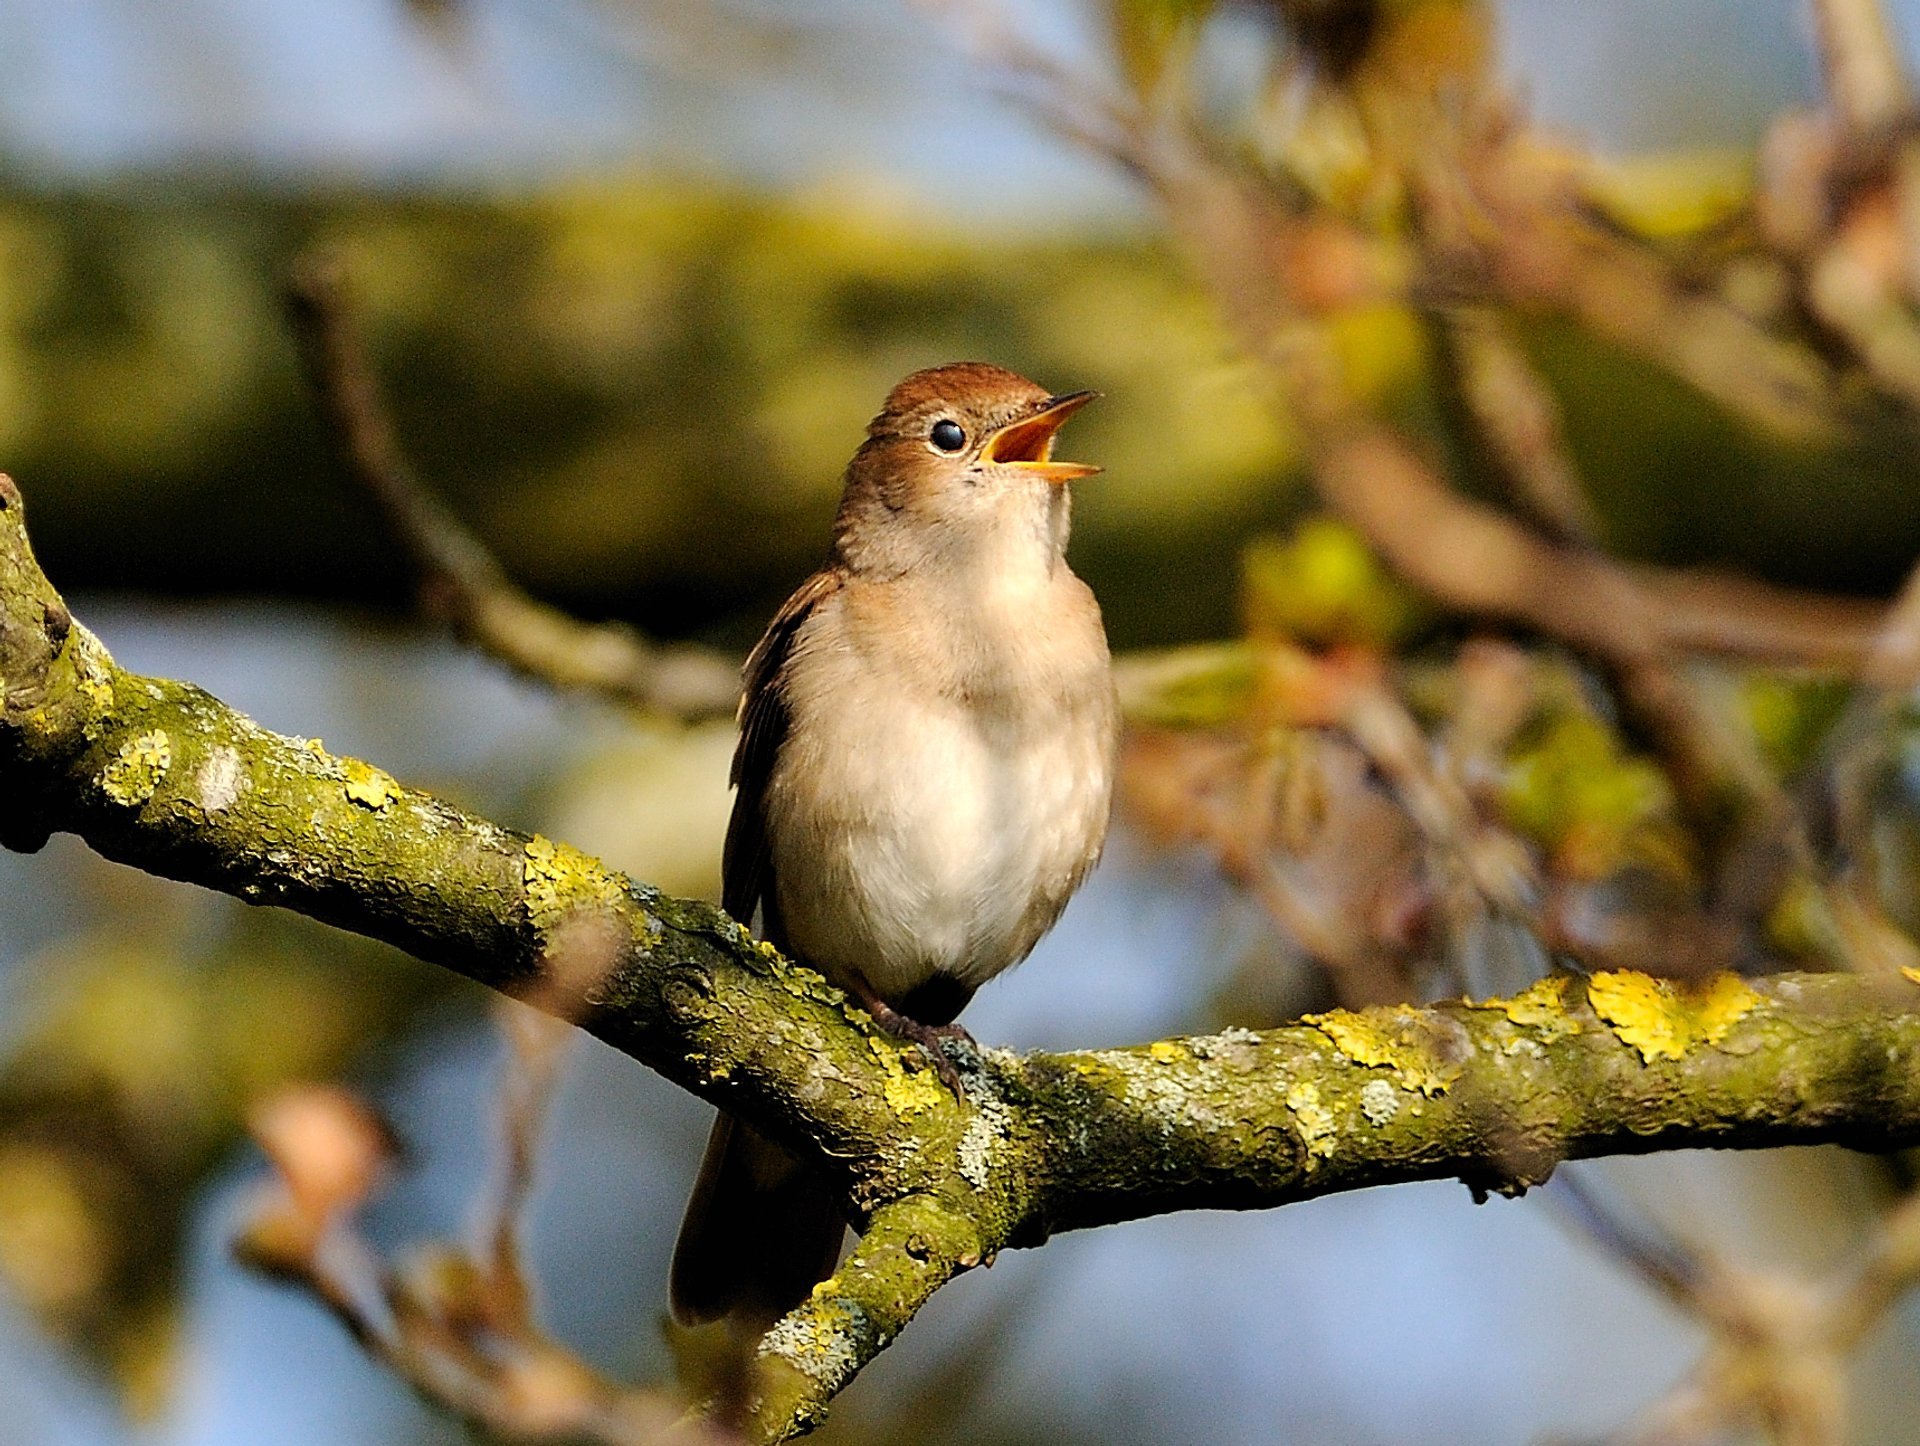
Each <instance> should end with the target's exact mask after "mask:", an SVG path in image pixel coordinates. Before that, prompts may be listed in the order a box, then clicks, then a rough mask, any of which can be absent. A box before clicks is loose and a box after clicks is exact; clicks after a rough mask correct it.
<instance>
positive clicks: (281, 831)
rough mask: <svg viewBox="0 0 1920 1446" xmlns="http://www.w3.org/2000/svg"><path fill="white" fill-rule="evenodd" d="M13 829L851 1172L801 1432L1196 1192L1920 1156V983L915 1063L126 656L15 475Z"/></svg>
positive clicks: (673, 933)
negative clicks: (884, 1356)
mask: <svg viewBox="0 0 1920 1446" xmlns="http://www.w3.org/2000/svg"><path fill="white" fill-rule="evenodd" d="M0 799H4V800H5V802H4V804H3V805H0V838H4V839H5V841H6V842H7V843H8V844H9V845H10V846H13V847H16V848H18V847H31V846H33V845H34V844H36V843H38V842H40V841H43V840H44V839H45V838H46V837H47V835H48V834H49V833H50V832H51V831H53V830H56V829H57V830H62V831H69V832H73V833H76V834H78V835H79V836H80V837H82V838H83V839H85V840H86V841H87V842H88V843H89V844H90V845H92V846H93V847H94V848H95V849H96V850H98V851H99V852H100V853H102V854H104V855H106V856H107V857H109V858H113V859H117V860H120V861H122V862H125V863H128V864H131V865H133V866H135V867H138V868H142V869H145V870H147V871H148V872H151V873H155V874H159V875H162V876H165V877H169V878H175V879H182V880H187V881H190V882H194V883H199V884H204V885H206V886H208V887H211V888H215V889H219V890H222V891H224V892H227V893H231V894H234V895H235V896H237V897H240V898H242V899H246V900H248V901H250V902H254V903H263V904H276V905H280V906H283V907H287V908H291V909H295V910H298V911H299V912H302V913H305V914H309V915H312V916H313V917H316V918H319V919H324V920H327V921H329V922H332V923H334V924H337V925H339V926H341V927H343V928H347V929H351V930H354V931H356V932H358V933H362V934H366V935H369V936H371V937H375V938H380V939H384V940H387V941H388V942H390V943H393V944H395V945H398V946H399V947H401V948H403V949H406V950H408V951H409V952H411V953H413V954H416V955H418V956H420V957H422V958H425V959H429V960H433V961H435V962H438V963H440V964H443V965H446V966H447V967H449V968H451V969H453V970H455V971H456V972H458V973H460V974H463V975H465V976H466V977H468V978H470V979H474V980H477V981H478V982H480V983H483V984H486V985H488V986H489V987H492V988H495V989H498V990H501V991H502V992H504V993H508V994H511V995H514V996H515V997H518V998H522V999H527V1000H529V1001H530V1002H533V1003H536V1004H537V1005H538V1006H539V1007H541V1008H543V1009H546V1010H547V1011H549V1012H551V1013H555V1014H559V1015H561V1016H563V1017H566V1018H569V1019H571V1020H573V1021H575V1022H576V1023H578V1024H580V1025H581V1026H582V1027H583V1028H585V1029H587V1030H589V1031H591V1032H592V1033H594V1034H596V1035H597V1036H599V1037H600V1038H602V1039H604V1040H606V1041H607V1042H609V1043H611V1044H613V1045H614V1046H615V1047H617V1048H619V1049H621V1050H623V1051H625V1052H626V1053H627V1054H629V1055H631V1056H633V1057H634V1058H635V1059H637V1060H639V1061H641V1062H642V1063H644V1064H647V1065H649V1066H650V1067H652V1068H654V1069H656V1070H658V1071H659V1072H660V1073H662V1074H663V1075H665V1076H666V1077H668V1078H669V1079H672V1080H674V1081H675V1082H676V1083H679V1084H681V1085H682V1086H684V1087H685V1088H687V1089H689V1090H692V1091H693V1092H694V1093H696V1094H699V1095H701V1096H703V1097H704V1098H706V1099H709V1100H711V1101H714V1102H715V1103H717V1104H719V1105H721V1106H722V1107H724V1108H725V1109H727V1110H729V1111H731V1112H733V1113H735V1114H737V1115H738V1116H740V1117H741V1118H743V1119H745V1120H747V1121H748V1122H749V1123H751V1124H752V1125H754V1127H755V1128H757V1129H761V1130H763V1131H765V1132H767V1133H768V1134H770V1135H771V1136H773V1137H774V1138H776V1139H778V1140H780V1141H781V1142H782V1143H783V1144H785V1145H787V1146H788V1147H790V1148H792V1149H793V1150H795V1151H796V1152H799V1153H801V1154H802V1155H804V1156H805V1157H806V1158H808V1159H810V1160H812V1161H814V1162H815V1163H817V1164H818V1165H819V1166H820V1167H821V1168H823V1169H824V1170H826V1171H827V1172H828V1173H829V1177H830V1178H831V1179H832V1180H833V1181H834V1183H835V1185H836V1186H837V1188H838V1189H839V1190H840V1191H841V1192H842V1195H843V1197H844V1199H845V1201H846V1203H847V1206H848V1210H849V1213H850V1215H851V1216H852V1217H853V1219H854V1220H855V1222H856V1224H857V1225H859V1226H861V1227H863V1228H864V1229H865V1232H866V1238H865V1240H864V1241H863V1242H862V1244H861V1246H860V1248H859V1249H858V1250H857V1251H856V1252H855V1254H854V1255H853V1256H852V1257H851V1258H850V1260H849V1261H848V1262H847V1263H846V1265H845V1266H844V1267H843V1268H842V1269H841V1270H840V1272H839V1273H838V1274H837V1275H836V1276H835V1277H834V1278H833V1279H832V1280H830V1281H828V1282H826V1283H824V1284H823V1285H822V1286H821V1287H820V1288H819V1289H817V1290H816V1291H815V1292H814V1294H813V1296H812V1298H811V1299H809V1300H808V1301H807V1302H806V1303H804V1304H803V1305H802V1306H801V1307H799V1309H797V1310H796V1311H795V1312H793V1313H792V1314H791V1315H789V1316H787V1317H786V1318H785V1319H784V1320H782V1321H781V1322H779V1323H778V1324H776V1325H775V1327H774V1328H773V1330H772V1331H771V1332H770V1333H769V1335H768V1336H767V1338H766V1340H765V1342H764V1343H763V1345H762V1349H761V1355H760V1368H759V1369H760V1374H759V1378H758V1381H757V1383H756V1389H757V1393H758V1405H757V1407H756V1408H755V1410H754V1415H753V1427H754V1432H755V1435H756V1436H757V1437H758V1439H761V1440H765V1441H772V1440H778V1439H782V1438H783V1437H784V1436H785V1435H787V1434H789V1433H791V1432H792V1431H793V1430H796V1429H799V1428H803V1427H805V1426H807V1425H809V1424H811V1423H813V1422H815V1421H817V1420H818V1419H819V1418H820V1417H821V1415H822V1414H823V1413H824V1411H825V1408H826V1404H827V1402H828V1401H829V1400H830V1399H831V1398H832V1396H833V1395H834V1394H835V1393H836V1392H837V1391H838V1390H839V1389H840V1388H841V1387H843V1386H844V1385H845V1384H846V1383H847V1382H848V1381H849V1380H851V1379H852V1377H853V1376H854V1375H855V1374H856V1373H857V1372H858V1370H859V1369H860V1367H861V1366H862V1365H864V1364H865V1362H866V1361H868V1360H870V1359H871V1358H872V1357H873V1356H874V1355H875V1354H876V1353H877V1352H878V1351H880V1350H881V1349H883V1348H884V1347H885V1345H886V1344H887V1343H888V1342H889V1341H891V1340H892V1339H893V1338H894V1336H895V1335H896V1334H897V1333H898V1331H899V1330H900V1329H901V1328H902V1327H903V1326H904V1325H905V1323H906V1322H907V1320H909V1319H910V1318H911V1317H912V1315H913V1313H914V1312H915V1311H916V1310H917V1309H918V1308H919V1306H920V1305H921V1304H922V1303H924V1301H925V1300H926V1299H927V1298H928V1297H929V1296H931V1295H932V1294H933V1292H934V1291H935V1290H937V1289H938V1288H939V1287H940V1286H941V1285H942V1284H944V1283H945V1281H946V1280H948V1279H949V1278H951V1277H952V1276H953V1275H955V1274H957V1273H959V1272H961V1271H964V1270H967V1269H970V1268H972V1267H973V1266H975V1265H977V1264H981V1263H984V1262H987V1261H990V1260H991V1259H992V1258H993V1256H994V1254H995V1253H996V1252H997V1251H999V1250H1000V1249H1002V1248H1005V1247H1010V1246H1023V1245H1036V1244H1039V1243H1040V1242H1042V1241H1044V1240H1045V1239H1046V1238H1047V1236H1048V1235H1049V1234H1051V1233H1052V1232H1053V1231H1056V1230H1065V1229H1076V1228H1082V1227H1086V1226H1094V1225H1101V1224H1106V1223H1109V1222H1113V1221H1120V1220H1127V1219H1133V1218H1137V1217H1140V1216H1144V1215H1150V1214H1154V1213H1158V1212H1163V1211H1168V1210H1178V1209H1199V1208H1231V1209H1244V1208H1258V1207H1266V1206H1273V1205H1281V1204H1286V1203H1288V1202H1291V1201H1296V1200H1301V1199H1305V1198H1308V1197H1311V1196H1317V1195H1323V1194H1327V1193H1330V1192H1333V1191H1339V1190H1348V1189H1358V1188H1361V1187H1363V1186H1371V1185H1379V1184H1387V1183H1391V1182H1396V1181H1403V1180H1416V1179H1435V1178H1446V1177H1458V1178H1460V1179H1463V1180H1465V1181H1466V1182H1467V1183H1468V1184H1470V1185H1471V1186H1473V1187H1474V1188H1475V1189H1476V1190H1519V1189H1523V1188H1524V1187H1526V1186H1527V1185H1529V1184H1531V1183H1535V1182H1537V1181H1539V1180H1541V1179H1544V1178H1545V1177H1546V1176H1547V1175H1548V1174H1549V1173H1550V1172H1551V1170H1552V1169H1553V1167H1554V1166H1555V1165H1556V1164H1557V1163H1558V1162H1559V1161H1560V1160H1563V1159H1572V1158H1580V1157H1585V1156H1593V1155H1603V1154H1618V1153H1638V1152H1643V1151H1649V1150H1658V1149H1675V1148H1683V1147H1696V1146H1725V1147H1734V1148H1758V1147H1765V1146H1775V1145H1782V1144H1788V1143H1810V1142H1815V1141H1834V1142H1839V1143H1844V1144H1851V1145H1856V1146H1862V1147H1871V1148H1886V1147H1889V1146H1893V1145H1898V1144H1903V1143H1910V1142H1914V1141H1920V983H1916V982H1912V981H1910V980H1908V979H1906V978H1902V977H1900V976H1899V975H1895V976H1893V977H1892V978H1889V979H1866V978H1856V977H1848V976H1801V975H1785V976H1780V977H1778V978H1775V979H1771V980H1766V981H1755V982H1751V983H1747V982H1742V981H1739V980H1736V979H1733V978H1732V977H1730V976H1722V977H1721V978H1720V979H1719V980H1717V981H1715V982H1714V983H1713V984H1712V985H1711V987H1710V988H1707V989H1706V990H1705V991H1704V992H1700V993H1689V992H1686V991H1685V990H1683V989H1681V988H1680V987H1679V986H1676V985H1673V984H1670V983H1666V982H1661V981H1655V980H1652V979H1649V978H1647V977H1645V976H1643V975H1638V974H1630V973H1616V974H1602V975H1596V976H1595V977H1594V978H1593V979H1592V980H1591V981H1587V982H1573V981H1566V980H1559V979H1554V980H1547V981H1543V982H1542V983H1540V984H1538V985H1536V986H1535V987H1534V988H1532V989H1530V990H1528V991H1527V993H1526V994H1524V995H1522V996H1520V997H1519V998H1517V999H1514V1000H1511V1001H1505V1002H1490V1003H1483V1004H1478V1005H1475V1004H1467V1003H1458V1004H1449V1005H1441V1006H1438V1007H1434V1008H1428V1009H1413V1008H1396V1009H1375V1010H1369V1011H1365V1012H1363V1013H1359V1014H1349V1013H1344V1012H1335V1013H1332V1014H1327V1015H1321V1016H1312V1017H1309V1018H1308V1019H1307V1020H1306V1021H1304V1022H1302V1023H1301V1024H1299V1025H1297V1026H1295V1027H1292V1028H1286V1029H1278V1030H1273V1031H1269V1032H1266V1033H1254V1032H1252V1031H1247V1030H1230V1031H1227V1032H1226V1033H1223V1034H1218V1035H1212V1036H1206V1037H1200V1038H1191V1039H1179V1040H1162V1041H1159V1042H1156V1043H1153V1044H1150V1045H1143V1046H1138V1047H1134V1048H1129V1049H1115V1050H1102V1051H1097V1052H1090V1053H1087V1052H1082V1053H1069V1054H1034V1055H1027V1056H1022V1057H1016V1056H1013V1055H1010V1054H1006V1053H1004V1052H1001V1051H997V1050H983V1051H979V1052H978V1053H976V1052H974V1051H972V1050H968V1049H966V1048H965V1047H964V1046H955V1048H956V1050H957V1051H959V1054H960V1058H959V1061H958V1062H959V1063H960V1064H961V1065H962V1067H963V1069H964V1070H965V1073H966V1078H967V1084H968V1097H967V1099H965V1100H957V1099H955V1098H954V1097H953V1096H952V1095H951V1094H950V1093H949V1092H948V1091H947V1090H946V1089H945V1088H944V1087H943V1086H942V1085H941V1084H940V1083H939V1081H938V1080H937V1079H936V1078H935V1076H934V1074H933V1072H932V1071H931V1070H930V1069H929V1068H927V1066H926V1061H925V1060H924V1058H923V1057H922V1056H921V1055H919V1054H918V1052H917V1051H915V1050H913V1049H906V1048H902V1047H901V1046H899V1045H898V1044H896V1043H895V1042H894V1041H892V1040H891V1039H889V1038H887V1037H886V1036H884V1035H883V1034H881V1033H880V1032H879V1031H878V1030H877V1029H875V1028H874V1026H873V1024H872V1021H871V1020H869V1019H868V1018H867V1017H866V1016H865V1015H864V1014H863V1013H862V1012H860V1011H859V1010H857V1009H855V1008H853V1007H852V1006H851V1005H850V1004H849V1003H848V1001H847V1000H846V998H845V997H844V996H843V995H842V994H841V992H840V991H839V990H837V989H834V988H833V987H831V986H830V985H828V984H827V983H826V981H824V980H823V979H821V978H820V977H819V976H818V975H816V974H814V973H813V972H811V971H810V970H807V969H804V968H801V967H799V966H796V965H794V964H792V963H789V962H788V961H787V960H785V959H783V958H781V957H779V955H777V954H776V953H774V952H773V951H772V950H770V949H768V948H766V947H765V946H763V945H761V944H758V943H756V942H755V941H754V940H753V939H751V938H750V937H749V935H748V934H747V932H746V930H745V929H743V928H742V927H741V926H740V925H738V924H737V923H735V922H733V921H732V920H730V919H728V918H727V917H726V916H725V915H724V914H722V913H721V912H720V911H719V910H717V909H715V908H713V907H711V906H710V905H706V904H701V903H696V902H691V901H687V900H682V899H674V898H669V897H666V896H664V895H661V894H660V893H658V892H657V891H656V890H654V889H651V888H649V887H647V886H646V885H644V884H639V883H635V882H634V881H632V880H630V879H627V878H624V877H622V876H620V875H618V874H616V873H614V872H612V871H610V870H609V869H607V868H606V867H605V866H603V865H601V864H599V863H597V862H596V861H594V860H593V859H590V858H588V857H586V856H585V855H583V854H580V853H578V852H576V851H574V850H572V849H570V848H568V847H567V846H566V845H564V844H557V843H553V842H550V841H548V840H546V839H544V838H541V837H539V836H538V835H534V836H532V837H529V836H528V835H526V834H522V833H517V832H514V831H512V830H509V829H506V828H502V827H500V826H498V825H496V824H493V823H490V822H488V821H487V820H485V819H481V818H477V817H475V816H473V815H471V814H467V813H464V812H462V811H461V810H459V809H456V808H453V807H452V806H450V805H448V804H446V803H443V802H441V801H440V800H438V799H435V798H432V797H430V796H429V795H426V794H423V793H419V792H416V791H414V790H412V789H408V788H405V787H404V786H402V785H401V784H399V783H398V782H396V781H395V780H393V779H392V778H390V777H389V776H388V775H387V774H385V773H383V772H381V771H380V770H379V769H377V768H375V767H372V766H371V765H368V764H365V763H361V762H358V761H356V760H352V759H341V758H335V757H333V756H331V755H329V754H327V753H326V752H325V751H324V750H323V749H321V748H320V746H319V745H318V744H317V743H314V742H311V741H308V740H302V739H297V738H286V737H281V736H279V735H276V734H273V733H269V732H267V731H266V730H265V729H262V728H260V727H258V726H257V725H256V724H254V723H253V722H251V721H250V720H248V719H246V718H245V717H243V716H241V715H240V714H238V713H235V712H233V711H232V710H231V709H228V708H227V707H225V706H224V705H222V704H221V703H219V702H218V701H216V700H215V699H213V698H211V697H209V696H208V695H207V694H206V693H204V692H202V691H200V690H199V689H197V688H194V687H192V686H190V685H188V684H183V683H176V682H168V681H165V680H161V679H156V678H148V677H142V676H139V675H136V674H133V673H129V672H127V671H125V670H123V669H121V668H119V667H118V666H116V665H115V664H114V662H113V660H112V659H111V657H110V656H109V655H108V653H107V651H106V649H105V648H104V647H103V646H102V645H101V643H100V642H99V641H98V640H97V639H96V638H94V636H93V635H92V634H91V633H89V632H88V631H87V630H86V629H85V628H82V627H79V626H77V625H74V624H73V623H72V622H71V620H70V618H69V617H68V615H67V611H66V608H65V607H64V605H63V604H62V603H61V601H60V599H59V597H58V595H57V594H56V593H55V592H54V590H53V588H52V586H51V584H50V583H48V581H47V580H46V578H45V577H44V575H43V574H42V573H41V572H40V570H39V568H38V566H37V564H36V563H35V562H34V560H33V557H32V553H31V551H30V549H29V547H28V545H27V539H26V531H25V526H24V518H23V509H22V505H21V501H20V494H19V492H18V490H17V489H16V488H15V487H14V486H13V484H12V483H11V482H10V481H0Z"/></svg>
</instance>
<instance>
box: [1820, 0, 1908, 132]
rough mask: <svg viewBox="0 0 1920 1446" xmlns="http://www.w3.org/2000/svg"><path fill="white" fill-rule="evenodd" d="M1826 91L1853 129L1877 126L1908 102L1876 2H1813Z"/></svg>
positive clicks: (1889, 26) (1896, 52)
mask: <svg viewBox="0 0 1920 1446" xmlns="http://www.w3.org/2000/svg"><path fill="white" fill-rule="evenodd" d="M1813 18H1814V28H1815V32H1816V34H1817V35H1818V37H1819V41H1820V68H1821V73H1822V75H1823V77H1824V79H1825V82H1826V88H1827V94H1828V95H1829V96H1831V97H1832V99H1833V102H1834V106H1835V108H1836V109H1837V110H1838V111H1839V113H1840V115H1841V117H1842V118H1843V119H1844V121H1845V123H1846V125H1847V128H1848V129H1849V130H1852V131H1856V132H1865V131H1874V130H1879V129H1881V128H1883V127H1885V126H1888V125H1891V124H1892V123H1893V122H1895V121H1897V120H1899V119H1900V118H1901V117H1902V116H1903V115H1904V114H1905V113H1906V111H1907V110H1908V108H1909V107H1910V106H1911V105H1912V104H1913V87H1912V85H1911V84H1910V83H1909V81H1908V78H1907V67H1906V62H1905V61H1904V60H1903V59H1902V58H1901V55H1900V45H1899V42H1898V40H1897V39H1896V38H1895V35H1894V30H1893V22H1892V21H1891V20H1890V19H1889V18H1888V16H1887V12H1886V8H1885V7H1884V6H1883V5H1882V4H1881V0H1813Z"/></svg>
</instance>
